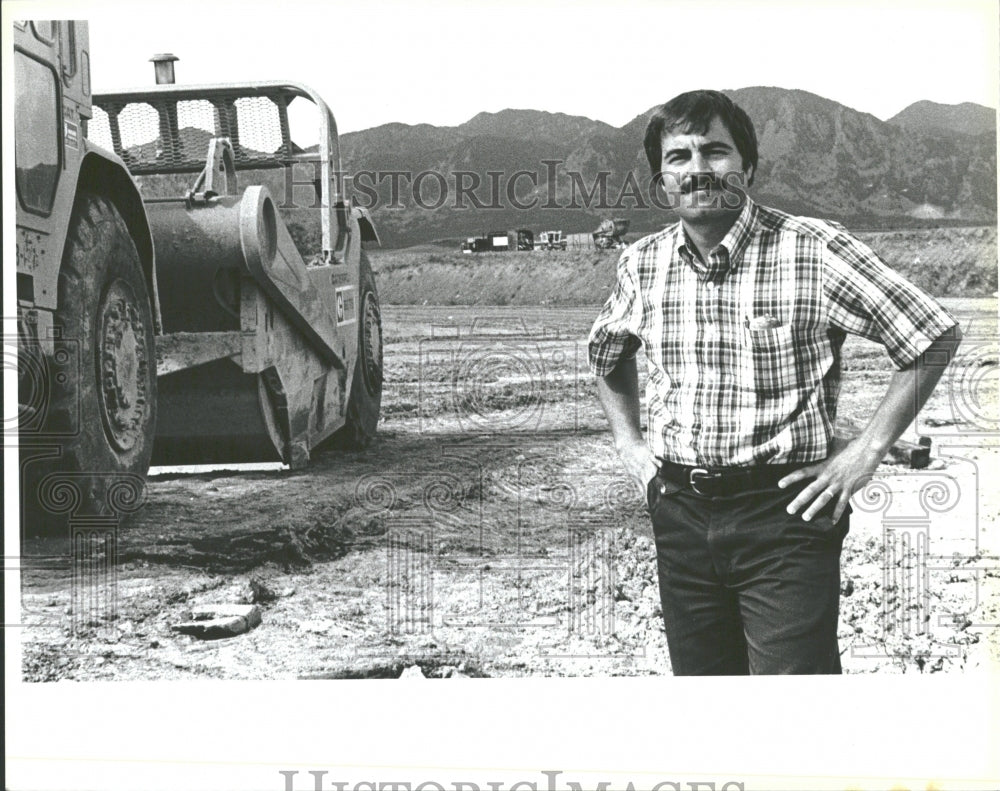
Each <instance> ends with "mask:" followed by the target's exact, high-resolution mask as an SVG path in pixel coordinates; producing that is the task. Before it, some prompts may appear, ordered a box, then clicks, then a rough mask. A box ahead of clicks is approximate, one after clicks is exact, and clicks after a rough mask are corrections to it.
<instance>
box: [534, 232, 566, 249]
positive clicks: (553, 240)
mask: <svg viewBox="0 0 1000 791" xmlns="http://www.w3.org/2000/svg"><path fill="white" fill-rule="evenodd" d="M538 249H539V250H565V249H566V240H565V239H564V238H563V232H562V231H542V232H541V233H540V234H538Z"/></svg>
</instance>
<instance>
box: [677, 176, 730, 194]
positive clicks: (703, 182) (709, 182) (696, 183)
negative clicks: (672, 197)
mask: <svg viewBox="0 0 1000 791" xmlns="http://www.w3.org/2000/svg"><path fill="white" fill-rule="evenodd" d="M722 186H723V185H722V179H720V178H719V177H718V176H717V175H716V174H715V173H692V174H691V175H689V176H685V177H684V180H683V181H682V182H681V186H680V190H681V194H682V195H687V194H688V193H689V192H691V191H692V190H705V189H713V190H721V189H722Z"/></svg>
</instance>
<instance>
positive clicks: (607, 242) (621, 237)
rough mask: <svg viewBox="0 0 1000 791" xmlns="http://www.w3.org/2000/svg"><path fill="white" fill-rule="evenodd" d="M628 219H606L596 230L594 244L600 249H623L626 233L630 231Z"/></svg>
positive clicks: (625, 245)
mask: <svg viewBox="0 0 1000 791" xmlns="http://www.w3.org/2000/svg"><path fill="white" fill-rule="evenodd" d="M628 227H629V221H628V220H604V221H602V222H601V224H600V225H599V226H598V227H597V230H596V231H594V233H593V234H592V236H593V237H594V246H595V247H596V248H598V249H599V250H614V249H623V248H625V247H627V246H628V245H627V244H626V243H625V234H626V233H628Z"/></svg>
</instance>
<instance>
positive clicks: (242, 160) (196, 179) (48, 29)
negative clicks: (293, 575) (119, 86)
mask: <svg viewBox="0 0 1000 791" xmlns="http://www.w3.org/2000/svg"><path fill="white" fill-rule="evenodd" d="M14 45H15V57H14V64H15V95H16V106H15V151H16V193H17V299H18V310H17V337H18V405H19V421H18V428H17V431H18V440H19V448H20V453H21V470H22V502H23V503H24V504H25V506H26V507H27V509H28V510H29V511H30V513H31V515H30V517H26V527H28V528H29V529H31V528H32V527H44V526H45V525H44V524H43V523H45V522H46V521H48V520H49V517H57V516H59V513H58V512H59V509H58V508H56V507H55V506H54V505H53V503H55V502H56V499H58V498H56V499H53V498H54V494H53V493H54V492H55V491H56V488H55V487H58V486H67V485H69V486H70V487H71V488H73V489H74V497H77V496H78V499H79V500H80V502H76V501H74V502H75V503H76V504H75V505H74V506H73V507H74V509H75V512H76V513H82V512H85V511H94V512H99V513H109V512H110V511H113V510H114V508H113V507H112V505H113V504H109V503H110V501H111V500H112V499H113V492H114V490H115V487H116V486H117V485H118V484H120V483H122V482H123V481H125V482H127V483H129V482H130V483H132V484H134V483H135V482H136V481H138V482H139V483H140V484H141V482H142V481H143V480H144V478H145V474H146V471H147V469H148V467H149V465H150V462H151V461H153V462H154V463H160V464H190V463H204V462H210V463H216V462H243V461H269V460H276V461H282V462H284V463H286V464H288V465H289V466H291V467H293V468H296V467H301V466H303V465H305V464H306V463H307V462H308V461H309V458H310V455H311V454H312V452H313V451H314V450H315V449H316V448H317V447H318V446H319V445H320V443H323V442H326V441H330V442H331V444H336V445H342V446H346V447H355V448H356V447H364V446H365V445H366V444H368V443H369V442H370V441H371V439H372V437H373V435H374V432H375V428H376V424H377V421H378V416H379V408H380V402H381V389H382V342H381V341H382V338H381V314H380V308H379V302H378V293H377V289H376V286H375V280H374V276H373V274H372V271H371V267H370V266H369V264H368V261H367V257H366V255H365V252H364V250H363V249H362V243H364V242H369V241H372V242H377V241H378V237H377V233H376V231H375V228H374V225H373V223H372V221H371V218H370V217H369V215H368V214H367V212H366V211H364V210H363V209H362V208H360V207H357V206H355V205H353V203H352V201H351V200H350V199H349V198H348V197H346V196H345V195H344V194H343V192H342V189H341V184H340V181H339V179H338V173H339V172H340V170H341V167H340V149H339V143H338V138H337V131H336V124H335V121H334V119H333V115H332V113H331V112H330V110H329V109H328V108H327V106H326V104H325V103H324V102H323V100H322V99H321V98H320V97H319V96H318V95H317V94H316V93H315V92H313V91H312V90H310V89H309V88H308V87H306V86H304V85H300V84H294V83H285V82H252V83H245V84H227V85H218V86H211V85H207V86H206V85H202V86H181V85H176V84H173V82H172V80H171V79H170V77H168V76H166V77H165V76H164V75H166V74H167V73H169V71H171V70H172V61H173V60H175V59H174V58H172V56H165V57H161V58H158V62H157V66H156V68H157V73H158V82H162V83H163V84H157V85H156V86H151V87H148V88H144V89H138V90H134V91H120V92H115V93H107V94H93V95H92V94H91V85H90V73H89V41H88V29H87V25H86V23H85V22H67V21H62V22H59V21H56V22H17V23H15V24H14ZM296 135H299V136H300V137H299V139H296ZM303 136H304V137H303ZM293 216H294V217H296V218H298V219H299V220H301V221H308V222H310V223H313V224H314V225H315V227H316V228H317V229H318V237H317V238H318V239H319V240H320V241H319V244H318V249H315V250H308V251H306V250H299V249H298V248H297V247H296V245H295V243H294V241H293V239H292V236H291V234H290V233H289V230H288V227H287V226H286V218H287V219H290V218H291V217H293ZM303 218H305V219H303ZM56 505H58V503H56ZM62 516H63V517H65V513H64V512H63V513H62ZM28 521H36V522H37V524H28ZM52 521H53V522H56V523H61V522H62V521H64V519H59V518H55V519H53V520H52Z"/></svg>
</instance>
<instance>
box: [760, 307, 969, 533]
mask: <svg viewBox="0 0 1000 791" xmlns="http://www.w3.org/2000/svg"><path fill="white" fill-rule="evenodd" d="M961 339H962V333H961V331H960V330H959V329H958V327H955V329H954V330H953V331H949V332H947V333H945V334H944V335H942V336H940V337H939V338H938V339H937V340H935V341H934V343H932V344H931V345H930V346H928V347H927V349H926V350H925V351H924V353H923V354H922V355H920V357H919V358H918V359H917V361H916V362H915V363H914V364H913V365H911V366H910V367H909V368H905V369H903V370H902V371H897V372H896V373H894V374H893V375H892V379H891V380H890V382H889V388H888V389H887V390H886V393H885V395H884V396H883V397H882V400H881V401H880V402H879V405H878V407H877V408H876V409H875V414H874V415H872V419H871V420H870V421H869V423H868V425H867V426H866V427H865V429H864V430H863V431H862V432H861V433H860V434H859V435H858V436H857V437H856V438H855V439H854V440H852V441H851V442H849V443H848V444H847V445H846V446H845V447H843V448H841V449H839V450H837V451H835V452H834V453H832V454H831V455H830V456H828V457H827V458H826V459H824V460H823V461H821V462H819V463H817V464H812V465H809V466H808V467H802V468H801V469H798V470H794V471H793V472H791V473H789V474H788V475H786V476H785V477H784V478H782V479H781V480H780V481H779V482H778V485H779V486H790V485H791V484H793V483H796V482H797V481H800V480H805V479H807V478H814V479H815V480H813V482H812V483H811V484H809V485H808V486H806V487H805V488H804V489H803V490H802V491H801V492H799V493H798V495H797V496H796V497H795V499H794V500H792V502H791V503H789V505H788V508H787V510H788V513H790V514H794V513H798V512H799V510H800V509H802V508H805V511H803V513H802V518H803V519H805V520H807V521H808V520H810V519H812V518H813V516H815V515H816V514H817V513H819V511H820V509H822V508H823V507H824V506H825V505H826V504H827V503H828V502H831V501H834V502H835V506H834V510H833V519H834V521H836V520H838V519H840V516H841V514H842V513H843V512H844V509H845V508H847V502H848V500H849V499H850V497H851V495H852V494H854V492H855V491H857V490H858V489H859V488H860V487H861V486H862V485H863V484H864V481H865V480H866V479H867V478H869V477H870V476H871V475H872V474H873V473H874V472H875V468H876V467H878V465H879V462H881V461H882V459H883V458H884V457H885V454H886V453H888V451H889V448H890V447H892V444H893V443H894V442H895V441H896V440H897V439H899V437H900V435H901V434H902V433H903V432H904V431H905V430H906V427H907V426H909V425H910V423H912V422H913V420H914V418H916V416H917V413H918V412H919V411H920V408H921V407H922V406H923V405H924V403H925V402H926V401H927V399H928V398H929V397H930V394H931V392H932V391H933V390H934V386H935V385H936V384H937V383H938V380H939V379H940V378H941V374H942V373H944V369H945V367H946V366H947V364H948V361H949V360H950V359H951V358H952V356H953V355H954V352H955V349H956V347H957V346H958V343H959V341H961ZM807 506H808V507H807Z"/></svg>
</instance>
